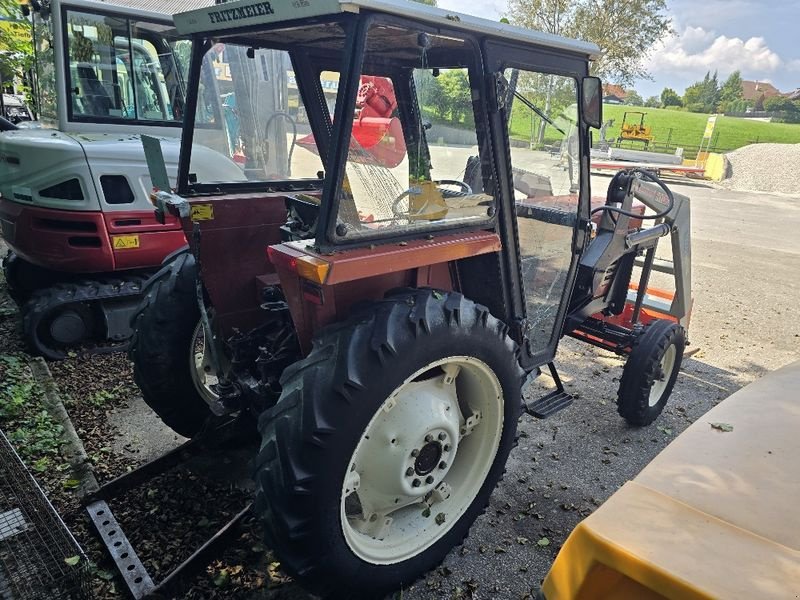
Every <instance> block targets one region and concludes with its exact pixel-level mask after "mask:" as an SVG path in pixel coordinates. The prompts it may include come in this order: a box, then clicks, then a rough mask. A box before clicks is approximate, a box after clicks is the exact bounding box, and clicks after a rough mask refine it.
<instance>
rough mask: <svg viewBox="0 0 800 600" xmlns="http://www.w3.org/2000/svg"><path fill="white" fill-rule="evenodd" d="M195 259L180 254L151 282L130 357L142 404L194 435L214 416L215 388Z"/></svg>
mask: <svg viewBox="0 0 800 600" xmlns="http://www.w3.org/2000/svg"><path fill="white" fill-rule="evenodd" d="M197 277H198V273H197V265H196V263H195V261H194V256H192V254H191V253H189V252H186V253H183V254H179V255H178V256H177V257H176V258H175V259H174V260H173V261H172V262H170V263H169V264H168V265H167V266H165V267H164V268H162V269H161V271H159V272H158V273H157V274H156V275H154V276H153V279H152V280H151V281H150V282H149V284H148V287H147V288H146V289H145V295H144V298H143V300H142V303H141V304H140V306H139V309H138V311H137V314H136V316H135V317H134V320H133V329H134V335H133V338H132V339H131V345H130V350H129V352H128V354H129V356H130V358H131V360H132V361H133V378H134V381H136V385H138V386H139V389H140V390H141V392H142V398H144V401H145V402H146V403H147V405H148V406H149V407H150V408H152V409H153V411H155V413H156V414H157V415H158V416H159V417H160V418H161V420H162V421H164V423H166V424H167V425H168V426H169V427H170V428H172V429H173V430H174V431H176V432H177V433H179V434H181V435H183V436H185V437H193V436H194V435H196V434H197V433H198V432H199V431H200V430H201V428H202V427H203V425H204V423H205V422H206V420H207V419H208V417H209V416H210V415H211V411H210V409H209V408H208V403H207V402H206V398H212V399H214V398H215V395H214V392H213V390H212V388H211V385H213V383H215V382H216V378H215V377H214V373H213V370H212V369H211V367H210V363H209V362H208V352H207V351H206V348H205V339H204V336H203V328H202V327H201V326H200V325H199V323H200V309H199V307H198V305H197V287H196V286H197Z"/></svg>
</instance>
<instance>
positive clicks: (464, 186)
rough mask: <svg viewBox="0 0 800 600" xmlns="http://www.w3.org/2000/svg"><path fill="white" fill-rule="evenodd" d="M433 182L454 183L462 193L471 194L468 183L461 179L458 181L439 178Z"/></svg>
mask: <svg viewBox="0 0 800 600" xmlns="http://www.w3.org/2000/svg"><path fill="white" fill-rule="evenodd" d="M433 183H435V184H436V185H437V186H441V185H455V186H458V187H460V188H461V191H462V193H463V194H465V195H467V196H469V195H471V194H472V188H471V187H470V186H469V184H467V183H465V182H463V181H459V180H458V179H439V180H437V181H434V182H433Z"/></svg>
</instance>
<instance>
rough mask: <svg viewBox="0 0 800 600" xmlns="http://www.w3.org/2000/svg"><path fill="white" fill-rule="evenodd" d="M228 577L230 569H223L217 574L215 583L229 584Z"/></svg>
mask: <svg viewBox="0 0 800 600" xmlns="http://www.w3.org/2000/svg"><path fill="white" fill-rule="evenodd" d="M228 579H229V578H228V570H227V569H222V571H220V572H219V573H217V576H216V577H214V585H215V586H217V587H225V586H226V585H228Z"/></svg>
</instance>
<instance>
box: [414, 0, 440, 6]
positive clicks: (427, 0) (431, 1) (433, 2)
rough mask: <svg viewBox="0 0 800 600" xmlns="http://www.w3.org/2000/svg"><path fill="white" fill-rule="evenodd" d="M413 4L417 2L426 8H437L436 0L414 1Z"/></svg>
mask: <svg viewBox="0 0 800 600" xmlns="http://www.w3.org/2000/svg"><path fill="white" fill-rule="evenodd" d="M414 2H419V3H420V4H427V5H428V6H438V5H439V4H438V2H437V1H436V0H414Z"/></svg>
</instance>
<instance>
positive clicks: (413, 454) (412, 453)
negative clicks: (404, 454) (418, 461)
mask: <svg viewBox="0 0 800 600" xmlns="http://www.w3.org/2000/svg"><path fill="white" fill-rule="evenodd" d="M411 456H413V457H414V458H416V457H417V456H419V450H417V449H416V448H414V449H413V450H412V451H411Z"/></svg>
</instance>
